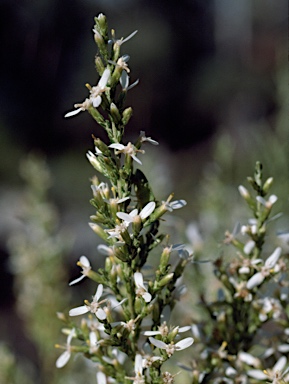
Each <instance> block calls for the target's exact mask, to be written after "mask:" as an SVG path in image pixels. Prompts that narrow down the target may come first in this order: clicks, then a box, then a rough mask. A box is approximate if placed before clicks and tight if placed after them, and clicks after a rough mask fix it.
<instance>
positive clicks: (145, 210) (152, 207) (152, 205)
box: [139, 201, 156, 219]
mask: <svg viewBox="0 0 289 384" xmlns="http://www.w3.org/2000/svg"><path fill="white" fill-rule="evenodd" d="M155 207H156V203H155V202H154V201H151V202H150V203H148V204H147V205H146V206H145V207H144V208H143V209H142V210H141V212H140V214H139V215H140V217H141V218H142V219H146V218H147V217H148V216H149V215H150V214H151V213H152V212H153V211H154V210H155Z"/></svg>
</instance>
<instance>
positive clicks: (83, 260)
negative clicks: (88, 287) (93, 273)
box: [69, 256, 91, 285]
mask: <svg viewBox="0 0 289 384" xmlns="http://www.w3.org/2000/svg"><path fill="white" fill-rule="evenodd" d="M77 265H78V266H79V267H81V268H82V271H81V273H82V276H80V277H78V278H77V279H75V280H73V281H71V282H70V283H69V285H73V284H76V283H78V282H79V281H81V280H83V279H84V278H85V277H86V276H88V273H89V271H90V270H91V266H90V262H89V260H88V258H87V257H86V256H81V257H80V259H79V261H78V262H77Z"/></svg>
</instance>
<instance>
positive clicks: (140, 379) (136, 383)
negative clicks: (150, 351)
mask: <svg viewBox="0 0 289 384" xmlns="http://www.w3.org/2000/svg"><path fill="white" fill-rule="evenodd" d="M134 373H135V377H126V379H129V380H133V383H132V384H144V383H145V377H144V375H143V358H142V356H141V355H140V354H137V355H136V356H135V361H134Z"/></svg>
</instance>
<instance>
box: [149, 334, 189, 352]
mask: <svg viewBox="0 0 289 384" xmlns="http://www.w3.org/2000/svg"><path fill="white" fill-rule="evenodd" d="M149 341H150V342H151V344H153V345H154V346H155V347H157V348H160V349H165V351H166V353H167V355H168V356H169V357H170V356H172V355H173V354H174V352H175V351H181V350H182V349H186V348H189V347H190V346H191V345H192V344H193V342H194V339H193V338H192V337H187V338H186V339H183V340H181V341H178V342H177V343H176V344H174V343H173V342H171V343H170V344H166V343H164V342H163V341H161V340H157V339H155V338H153V337H149Z"/></svg>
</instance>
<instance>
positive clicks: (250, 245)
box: [243, 240, 255, 255]
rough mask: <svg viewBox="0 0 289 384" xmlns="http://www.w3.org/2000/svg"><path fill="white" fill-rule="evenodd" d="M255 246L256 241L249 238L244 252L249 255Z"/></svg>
mask: <svg viewBox="0 0 289 384" xmlns="http://www.w3.org/2000/svg"><path fill="white" fill-rule="evenodd" d="M254 247H255V241H253V240H249V241H248V242H247V243H246V244H245V245H244V248H243V251H244V253H246V255H249V254H250V253H251V252H252V251H253V249H254Z"/></svg>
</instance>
